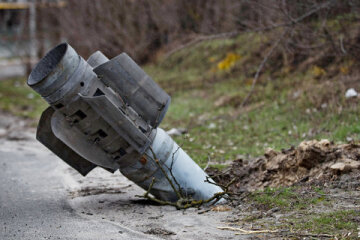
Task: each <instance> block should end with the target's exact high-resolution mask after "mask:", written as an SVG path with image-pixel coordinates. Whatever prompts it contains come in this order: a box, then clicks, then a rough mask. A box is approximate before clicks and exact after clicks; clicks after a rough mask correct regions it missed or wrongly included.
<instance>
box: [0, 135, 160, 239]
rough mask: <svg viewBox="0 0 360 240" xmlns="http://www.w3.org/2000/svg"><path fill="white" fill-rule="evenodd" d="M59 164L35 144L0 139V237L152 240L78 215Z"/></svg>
mask: <svg viewBox="0 0 360 240" xmlns="http://www.w3.org/2000/svg"><path fill="white" fill-rule="evenodd" d="M31 144H33V145H34V144H35V145H34V146H31ZM59 164H60V160H59V159H57V158H56V157H55V156H54V155H52V154H50V153H49V152H48V151H44V150H43V149H42V147H41V146H40V145H39V144H37V143H33V141H32V142H21V141H20V142H18V141H5V140H3V141H1V140H0V239H2V240H7V239H154V237H152V236H149V235H145V234H144V233H142V232H138V231H134V230H131V229H129V228H127V227H125V226H122V225H119V224H118V223H115V222H110V221H106V220H103V221H101V220H98V219H97V220H93V219H91V218H86V216H84V215H80V214H78V213H77V212H76V211H75V210H73V209H72V208H71V206H70V205H69V203H68V201H67V197H68V193H67V192H66V189H65V187H64V184H63V179H62V178H63V176H62V173H61V171H58V170H57V169H58V167H57V166H58V165H59Z"/></svg>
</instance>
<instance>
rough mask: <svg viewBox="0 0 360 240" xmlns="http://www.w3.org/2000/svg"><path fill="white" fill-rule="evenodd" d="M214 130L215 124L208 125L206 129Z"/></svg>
mask: <svg viewBox="0 0 360 240" xmlns="http://www.w3.org/2000/svg"><path fill="white" fill-rule="evenodd" d="M214 128H216V124H215V123H210V124H209V126H208V129H214Z"/></svg>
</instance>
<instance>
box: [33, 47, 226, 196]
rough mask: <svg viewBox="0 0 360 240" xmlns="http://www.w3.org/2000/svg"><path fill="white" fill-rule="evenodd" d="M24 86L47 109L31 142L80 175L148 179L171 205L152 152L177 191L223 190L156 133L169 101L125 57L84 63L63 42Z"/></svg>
mask: <svg viewBox="0 0 360 240" xmlns="http://www.w3.org/2000/svg"><path fill="white" fill-rule="evenodd" d="M28 85H29V86H30V87H32V88H33V89H34V90H35V91H37V92H39V93H40V94H41V95H42V97H43V98H44V99H45V100H46V101H47V102H48V103H49V104H50V105H51V107H52V109H51V108H50V109H47V110H46V111H45V112H44V113H43V116H42V118H41V121H40V123H39V126H38V131H37V137H38V140H39V141H40V142H42V143H43V144H44V145H45V146H47V147H48V148H49V149H50V150H51V151H53V152H54V153H55V154H56V155H58V156H59V157H60V158H61V159H63V160H64V161H65V162H67V163H68V164H69V165H70V166H72V167H73V168H75V169H76V170H78V171H79V172H80V173H81V174H83V175H86V174H87V173H88V172H89V171H91V169H93V168H94V167H95V166H100V167H103V168H105V169H107V170H109V171H111V172H114V171H116V170H118V169H120V171H121V173H122V174H124V175H125V176H126V177H127V178H129V179H130V180H132V181H134V182H135V183H136V184H138V185H139V186H141V187H142V188H143V189H145V190H148V188H149V186H150V184H151V181H152V178H153V177H155V179H156V181H155V184H154V186H153V188H152V190H151V193H152V194H153V195H154V196H156V197H158V198H160V199H164V200H170V201H176V200H177V195H176V194H175V192H174V191H173V189H172V188H171V185H170V184H169V182H168V181H167V180H166V177H165V175H164V174H163V172H162V171H161V169H160V168H159V167H158V165H157V164H156V163H155V159H154V156H153V154H152V151H153V152H154V153H155V156H156V158H157V159H158V160H159V161H160V164H161V165H162V166H163V169H165V171H166V172H167V175H168V176H169V177H170V178H171V179H172V181H173V182H174V183H175V179H176V181H177V182H178V183H179V186H177V185H176V184H175V185H176V186H177V187H179V188H180V189H181V191H182V192H183V193H185V194H187V195H189V196H191V197H193V198H194V199H207V198H210V197H211V196H213V194H215V193H217V192H220V191H222V190H221V188H220V187H218V186H215V185H213V184H210V183H207V182H205V180H206V178H207V175H206V173H205V172H204V171H203V170H202V169H201V168H200V167H199V166H198V165H197V164H196V163H195V162H194V161H193V160H192V159H191V158H190V157H189V156H188V155H187V154H186V153H185V152H184V151H183V150H182V149H181V148H180V147H179V146H178V145H177V144H176V143H175V142H174V141H173V140H172V139H171V137H170V136H168V135H167V134H166V133H165V132H164V131H163V130H162V129H161V128H157V126H158V125H159V124H160V122H161V121H162V119H163V117H164V116H165V113H166V111H167V108H168V106H169V104H170V96H169V95H168V94H167V93H166V92H164V90H162V89H161V88H160V87H159V86H158V85H157V84H156V83H155V82H154V81H153V80H152V79H151V78H150V77H149V76H148V75H147V74H146V73H145V72H144V71H143V70H142V69H141V68H140V67H139V66H138V65H137V64H136V63H135V62H134V61H133V60H132V59H131V58H130V57H129V56H127V55H126V54H125V53H123V54H120V55H119V56H117V57H115V58H113V59H111V60H108V58H107V57H106V56H104V55H103V54H102V53H101V52H99V51H98V52H95V53H94V54H93V55H91V56H90V58H89V59H88V62H86V61H85V60H84V59H83V58H82V57H80V56H79V55H78V54H77V53H76V52H75V50H74V49H73V48H72V47H71V46H70V45H68V44H66V43H63V44H60V45H59V46H57V47H55V48H54V49H53V50H51V51H50V52H49V53H48V54H47V55H46V56H45V57H44V58H43V59H42V60H41V61H40V62H39V63H38V65H37V66H36V67H35V69H34V70H33V72H32V73H31V74H30V76H29V79H28ZM172 176H174V177H172Z"/></svg>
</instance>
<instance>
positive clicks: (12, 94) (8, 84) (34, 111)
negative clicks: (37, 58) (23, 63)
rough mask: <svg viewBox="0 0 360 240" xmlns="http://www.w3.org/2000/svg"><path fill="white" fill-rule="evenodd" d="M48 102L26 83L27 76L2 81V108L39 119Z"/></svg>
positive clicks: (0, 86) (0, 103) (15, 113)
mask: <svg viewBox="0 0 360 240" xmlns="http://www.w3.org/2000/svg"><path fill="white" fill-rule="evenodd" d="M46 106H47V104H46V102H45V101H44V100H43V99H42V98H41V96H40V95H38V94H37V93H36V92H35V91H33V90H32V89H31V88H30V87H28V86H27V85H26V80H25V78H12V79H9V80H2V81H0V109H2V110H3V111H7V112H10V113H12V114H14V115H16V116H20V117H25V118H31V119H38V118H39V117H40V114H41V113H42V111H43V110H44V109H45V108H46Z"/></svg>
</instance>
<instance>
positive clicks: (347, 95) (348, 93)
mask: <svg viewBox="0 0 360 240" xmlns="http://www.w3.org/2000/svg"><path fill="white" fill-rule="evenodd" d="M357 96H358V93H357V92H356V91H355V89H353V88H349V89H348V90H346V93H345V98H352V97H357Z"/></svg>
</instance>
